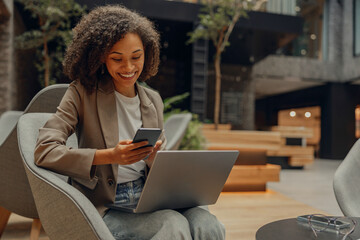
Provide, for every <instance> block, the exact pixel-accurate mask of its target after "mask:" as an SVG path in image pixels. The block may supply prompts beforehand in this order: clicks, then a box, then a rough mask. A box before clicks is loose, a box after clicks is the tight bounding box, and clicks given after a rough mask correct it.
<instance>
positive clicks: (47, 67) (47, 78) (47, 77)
mask: <svg viewBox="0 0 360 240" xmlns="http://www.w3.org/2000/svg"><path fill="white" fill-rule="evenodd" d="M44 60H45V74H44V81H45V87H47V86H49V82H50V60H49V50H48V46H47V39H46V38H44Z"/></svg>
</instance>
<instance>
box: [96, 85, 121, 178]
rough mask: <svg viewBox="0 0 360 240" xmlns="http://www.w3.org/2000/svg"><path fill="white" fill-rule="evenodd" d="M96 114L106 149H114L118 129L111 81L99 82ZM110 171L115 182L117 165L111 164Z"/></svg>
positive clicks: (117, 138)
mask: <svg viewBox="0 0 360 240" xmlns="http://www.w3.org/2000/svg"><path fill="white" fill-rule="evenodd" d="M97 112H98V115H99V120H100V126H101V130H102V133H103V136H104V140H105V146H106V148H112V147H115V146H116V144H117V143H118V142H119V127H118V117H117V110H116V101H115V93H114V86H113V83H112V81H111V79H104V80H103V81H100V82H99V85H98V91H97ZM112 171H113V174H114V178H115V182H116V180H117V174H118V164H112Z"/></svg>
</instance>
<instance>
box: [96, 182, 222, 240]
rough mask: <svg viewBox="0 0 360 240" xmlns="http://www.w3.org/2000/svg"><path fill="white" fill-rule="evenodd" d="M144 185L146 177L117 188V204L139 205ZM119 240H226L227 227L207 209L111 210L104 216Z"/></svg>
mask: <svg viewBox="0 0 360 240" xmlns="http://www.w3.org/2000/svg"><path fill="white" fill-rule="evenodd" d="M143 186H144V180H143V179H142V178H140V179H137V180H135V181H132V182H128V183H122V184H119V185H118V186H117V189H116V197H115V201H116V202H121V203H124V204H133V203H137V201H138V200H139V198H140V194H141V191H142V189H143ZM103 220H104V222H105V224H106V225H107V226H108V228H109V230H110V232H111V233H112V235H113V236H114V238H115V239H116V240H120V239H133V240H135V239H136V240H143V239H154V240H155V239H159V240H163V239H172V240H175V239H179V240H180V239H189V240H191V239H199V240H200V239H214V240H216V239H219V240H223V239H225V227H224V225H223V224H222V223H220V222H219V221H218V220H217V218H216V217H215V216H214V215H212V214H211V213H210V212H209V210H208V208H207V207H194V208H188V209H181V210H170V209H165V210H159V211H155V212H151V213H127V212H122V211H117V210H114V209H110V210H108V212H107V213H106V214H105V216H104V217H103Z"/></svg>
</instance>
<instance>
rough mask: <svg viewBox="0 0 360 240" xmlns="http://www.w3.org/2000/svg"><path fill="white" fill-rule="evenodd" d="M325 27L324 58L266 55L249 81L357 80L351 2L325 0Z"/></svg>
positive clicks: (359, 73)
mask: <svg viewBox="0 0 360 240" xmlns="http://www.w3.org/2000/svg"><path fill="white" fill-rule="evenodd" d="M328 28H329V30H328V49H327V51H328V59H324V60H321V59H310V58H305V57H292V56H277V55H270V56H268V57H266V58H265V59H264V60H262V61H260V62H259V63H257V64H255V66H254V69H253V78H254V79H256V78H267V77H268V78H277V79H284V81H286V79H287V78H296V79H299V80H303V81H314V82H349V81H353V80H357V79H359V78H360V57H355V56H354V55H353V42H354V40H353V39H354V37H353V1H337V0H329V22H328ZM285 84H286V83H285Z"/></svg>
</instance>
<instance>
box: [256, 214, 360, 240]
mask: <svg viewBox="0 0 360 240" xmlns="http://www.w3.org/2000/svg"><path fill="white" fill-rule="evenodd" d="M353 219H355V220H356V221H357V226H356V228H355V231H354V232H353V233H352V234H350V235H349V236H348V237H347V238H346V240H360V225H359V221H360V218H353ZM342 237H343V235H342V234H338V233H336V232H335V231H331V230H330V231H324V232H320V233H318V237H317V238H316V237H315V235H314V233H313V231H312V230H311V228H310V227H309V225H308V224H306V223H300V222H298V221H297V220H296V218H290V219H284V220H279V221H275V222H271V223H268V224H266V225H264V226H262V227H261V228H259V229H258V230H257V232H256V240H289V239H291V240H308V239H313V240H335V239H336V240H341V239H342Z"/></svg>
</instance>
